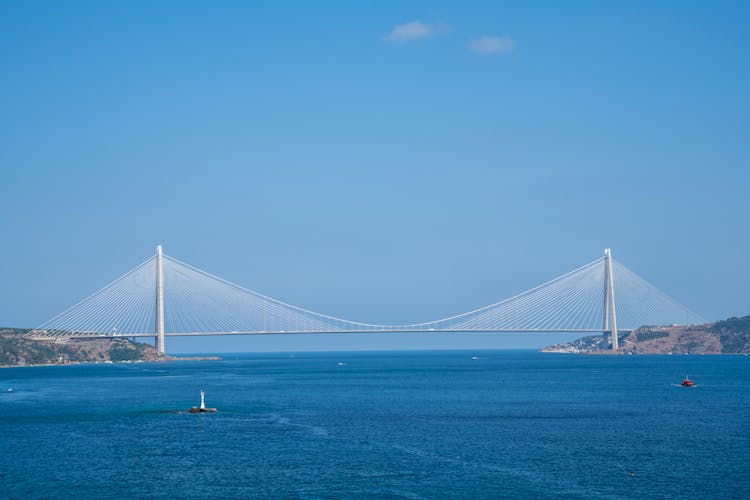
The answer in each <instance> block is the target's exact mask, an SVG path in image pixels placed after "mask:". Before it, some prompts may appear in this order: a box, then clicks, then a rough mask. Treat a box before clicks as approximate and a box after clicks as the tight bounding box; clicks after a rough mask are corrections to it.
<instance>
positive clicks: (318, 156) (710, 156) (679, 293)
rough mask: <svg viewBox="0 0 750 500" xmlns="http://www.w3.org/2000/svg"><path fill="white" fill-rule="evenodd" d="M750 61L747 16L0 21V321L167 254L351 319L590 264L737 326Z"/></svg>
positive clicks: (363, 12)
mask: <svg viewBox="0 0 750 500" xmlns="http://www.w3.org/2000/svg"><path fill="white" fill-rule="evenodd" d="M749 49H750V3H748V2H745V1H739V2H732V1H719V2H703V1H672V2H668V1H662V2H652V1H647V2H646V1H644V2H637V1H633V2H599V1H591V2H586V1H581V2H551V1H550V2H541V1H537V2H534V1H518V2H501V1H488V2H467V1H462V2H440V1H438V2H404V1H394V2H385V1H370V2H277V1H272V2H239V1H238V2H224V1H216V2H140V1H136V2H76V1H71V2H38V1H28V2H2V3H0V189H1V193H2V196H0V234H1V235H2V245H0V283H2V286H0V324H2V325H8V326H18V327H34V326H37V325H39V324H41V323H42V322H44V321H45V320H47V319H49V318H50V317H52V316H54V315H55V314H57V313H58V312H60V311H62V310H64V309H65V308H67V307H69V306H70V305H72V304H73V303H75V302H77V301H78V300H80V299H81V298H83V297H85V296H87V295H89V294H90V293H92V292H93V291H95V290H97V289H98V288H100V287H101V286H103V285H104V284H106V283H108V282H109V281H111V280H112V279H113V278H115V277H117V276H119V275H120V274H122V273H123V272H125V271H127V270H128V269H130V268H132V267H133V266H134V265H136V264H138V263H140V262H141V261H143V260H145V259H146V258H148V257H149V256H150V255H152V254H153V253H154V250H155V247H156V245H157V244H162V245H163V246H164V249H165V252H166V253H167V254H168V255H171V256H173V257H175V258H177V259H180V260H182V261H185V262H189V263H191V264H193V265H195V266H197V267H198V268H201V269H204V270H206V271H209V272H211V273H213V274H216V275H218V276H221V277H224V278H226V279H229V280H230V281H233V282H236V283H238V284H240V285H243V286H245V287H247V288H250V289H252V290H256V291H258V292H260V293H263V294H265V295H268V296H271V297H275V298H278V299H281V300H284V301H286V302H289V303H292V304H295V305H299V306H302V307H305V308H308V309H312V310H315V311H320V312H323V313H326V314H331V315H334V316H338V317H343V318H347V319H351V320H355V321H362V322H371V323H404V322H421V321H429V320H433V319H437V318H441V317H445V316H449V315H452V314H457V313H460V312H463V311H466V310H470V309H474V308H476V307H479V306H482V305H486V304H489V303H492V302H495V301H497V300H499V299H502V298H506V297H508V296H511V295H514V294H515V293H518V292H520V291H523V290H526V289H528V288H530V287H532V286H535V285H537V284H539V283H542V282H544V281H547V280H548V279H551V278H553V277H555V276H558V275H560V274H563V273H565V272H567V271H569V270H571V269H573V268H575V267H578V266H580V265H582V264H585V263H587V262H589V261H591V260H594V259H595V258H597V257H599V256H600V255H602V251H603V249H604V248H606V247H611V248H612V251H613V255H614V257H615V258H616V259H618V260H620V261H621V262H622V263H624V264H625V265H626V266H628V267H629V268H630V269H632V270H633V271H635V272H636V273H638V274H639V275H641V276H643V277H644V278H646V279H647V280H648V281H650V282H651V283H653V284H654V285H656V286H657V287H659V288H660V289H662V290H664V291H666V292H667V293H669V294H670V295H671V296H673V297H674V298H676V299H677V300H679V301H681V302H682V303H684V304H685V305H687V306H688V307H690V308H691V309H693V310H695V311H697V312H698V313H700V314H701V315H702V316H704V317H706V318H708V319H710V320H714V319H720V318H724V317H728V316H733V315H746V314H750V300H749V299H750V296H749V294H748V289H747V283H748V280H749V278H750V264H749V263H748V259H747V255H748V250H749V249H750V231H749V230H748V228H749V226H750V224H749V223H748V214H750V196H748V185H750V164H749V163H748V156H749V155H748V153H750V133H749V132H748V131H749V130H750V127H748V125H750V124H749V123H748V121H749V120H750V118H749V117H750V92H748V89H750V50H749ZM568 337H570V335H567V336H561V335H559V334H557V335H553V334H547V335H541V334H413V333H412V334H399V335H398V336H396V335H363V334H359V335H349V336H346V335H328V336H325V335H312V336H293V337H269V336H262V337H261V336H258V337H240V338H238V337H230V338H221V339H216V338H209V339H206V338H203V339H168V340H167V342H168V346H167V349H168V351H172V352H203V351H213V352H227V351H243V350H247V351H268V350H292V351H294V350H311V349H314V350H336V349H421V348H465V349H479V348H502V347H536V346H541V345H545V344H546V343H549V342H551V341H558V340H562V339H565V338H568Z"/></svg>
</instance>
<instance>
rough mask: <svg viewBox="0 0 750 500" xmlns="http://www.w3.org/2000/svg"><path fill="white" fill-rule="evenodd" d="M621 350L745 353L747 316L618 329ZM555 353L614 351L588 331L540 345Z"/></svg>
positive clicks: (749, 330)
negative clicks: (572, 338) (571, 337)
mask: <svg viewBox="0 0 750 500" xmlns="http://www.w3.org/2000/svg"><path fill="white" fill-rule="evenodd" d="M618 339H619V341H620V349H619V351H618V352H619V353H621V354H685V353H687V354H748V353H750V316H745V317H742V318H729V319H726V320H723V321H718V322H716V323H708V324H705V325H690V326H643V327H641V328H639V329H638V330H635V331H633V332H630V333H621V334H620V335H619V336H618ZM542 352H557V353H584V354H596V353H601V354H605V353H613V354H614V352H613V351H611V350H610V349H609V348H608V347H607V344H606V343H605V341H604V337H603V336H602V335H590V336H587V337H581V338H580V339H577V340H574V341H572V342H567V343H565V344H557V345H553V346H549V347H545V348H544V349H542Z"/></svg>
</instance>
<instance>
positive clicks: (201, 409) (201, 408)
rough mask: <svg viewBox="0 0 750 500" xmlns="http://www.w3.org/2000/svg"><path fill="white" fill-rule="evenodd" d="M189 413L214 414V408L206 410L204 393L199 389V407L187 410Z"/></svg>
mask: <svg viewBox="0 0 750 500" xmlns="http://www.w3.org/2000/svg"><path fill="white" fill-rule="evenodd" d="M188 411H189V412H190V413H216V408H206V391H204V390H203V389H201V405H200V406H199V407H195V406H193V407H192V408H190V409H189V410H188Z"/></svg>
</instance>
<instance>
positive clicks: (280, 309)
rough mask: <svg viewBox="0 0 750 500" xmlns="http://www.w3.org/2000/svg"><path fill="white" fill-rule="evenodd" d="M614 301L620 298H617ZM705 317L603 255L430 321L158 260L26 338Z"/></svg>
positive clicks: (503, 327) (562, 328)
mask: <svg viewBox="0 0 750 500" xmlns="http://www.w3.org/2000/svg"><path fill="white" fill-rule="evenodd" d="M615 296H616V297H617V300H615ZM703 322H705V321H704V320H703V318H701V317H700V316H699V315H697V314H695V313H694V312H693V311H691V310H690V309H688V308H687V307H685V306H683V305H682V304H680V303H679V302H677V301H676V300H674V299H672V298H671V297H670V296H668V295H667V294H666V293H664V292H662V291H661V290H659V289H658V288H656V287H655V286H653V285H651V284H650V283H648V282H647V281H645V280H644V279H643V278H641V277H639V276H638V275H636V274H635V273H633V272H632V271H630V270H629V269H627V268H626V267H625V266H623V265H622V264H620V263H619V262H617V261H615V260H614V259H613V258H612V253H611V251H610V250H609V249H606V250H605V251H604V256H603V257H600V258H598V259H596V260H594V261H592V262H589V263H588V264H585V265H583V266H581V267H579V268H577V269H574V270H572V271H570V272H568V273H566V274H563V275H561V276H558V277H556V278H554V279H552V280H550V281H547V282H545V283H542V284H540V285H538V286H536V287H534V288H531V289H529V290H526V291H524V292H522V293H519V294H517V295H514V296H512V297H510V298H507V299H504V300H501V301H499V302H495V303H493V304H490V305H488V306H484V307H481V308H478V309H474V310H472V311H468V312H465V313H462V314H458V315H454V316H449V317H445V318H442V319H438V320H435V321H429V322H425V323H413V324H404V325H379V324H369V323H359V322H355V321H349V320H344V319H341V318H337V317H334V316H329V315H325V314H321V313H317V312H313V311H310V310H308V309H303V308H301V307H297V306H294V305H291V304H287V303H285V302H282V301H279V300H276V299H272V298H270V297H267V296H265V295H262V294H259V293H257V292H254V291H252V290H249V289H247V288H244V287H242V286H240V285H237V284H234V283H232V282H229V281H227V280H224V279H222V278H219V277H218V276H214V275H212V274H210V273H207V272H205V271H202V270H200V269H197V268H195V267H193V266H191V265H189V264H186V263H184V262H181V261H179V260H177V259H174V258H172V257H169V256H167V255H165V254H164V253H163V252H162V248H161V246H158V247H157V251H156V255H154V256H152V257H150V258H149V259H147V260H146V261H144V262H142V263H141V264H139V265H138V266H136V267H135V268H133V269H131V270H130V271H128V272H127V273H125V274H124V275H122V276H120V277H119V278H117V279H115V280H114V281H112V282H111V283H109V284H108V285H106V286H104V287H103V288H102V289H100V290H98V291H97V292H95V293H93V294H92V295H90V296H89V297H86V298H85V299H83V300H81V301H80V302H78V303H77V304H75V305H74V306H72V307H70V308H69V309H67V310H65V311H63V312H62V313H60V314H58V315H57V316H55V317H53V318H51V319H50V320H48V321H46V322H45V323H43V324H42V325H40V326H39V327H38V328H36V329H34V330H32V331H31V332H29V333H28V334H27V336H29V337H30V338H35V339H61V338H75V339H90V338H143V337H152V338H155V344H156V347H157V349H158V350H159V352H162V353H163V352H164V351H165V345H164V340H165V338H166V337H193V336H215V335H279V334H283V335H289V334H310V333H376V332H377V333H397V332H426V333H429V332H518V333H523V332H574V333H583V334H586V333H589V334H597V333H601V334H603V335H607V336H608V337H609V342H610V345H611V347H612V349H618V347H619V346H618V332H623V331H629V330H633V329H635V328H638V327H639V326H642V325H664V324H674V323H682V324H689V323H703Z"/></svg>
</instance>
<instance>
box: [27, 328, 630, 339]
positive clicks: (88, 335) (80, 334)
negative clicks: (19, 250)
mask: <svg viewBox="0 0 750 500" xmlns="http://www.w3.org/2000/svg"><path fill="white" fill-rule="evenodd" d="M618 331H619V332H623V333H628V332H629V331H630V330H618ZM408 332H415V333H438V332H442V333H470V332H475V333H482V332H496V333H497V332H500V333H502V332H505V333H590V334H605V333H611V331H606V330H602V329H578V328H576V329H564V328H562V329H561V328H556V329H534V328H527V329H523V328H513V329H507V328H484V329H452V330H438V329H435V328H432V329H430V328H426V329H407V328H404V329H398V328H394V329H390V328H389V329H371V330H316V331H311V330H286V331H285V330H279V331H266V330H258V331H230V332H181V333H167V332H165V333H164V336H165V337H204V336H205V337H209V336H215V335H297V334H300V335H301V334H321V333H408ZM29 336H30V337H31V338H37V339H55V338H66V339H105V338H106V339H115V338H150V337H155V336H156V334H155V333H121V332H118V333H94V332H92V333H87V332H71V333H70V334H67V335H44V334H40V335H34V334H31V335H29Z"/></svg>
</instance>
